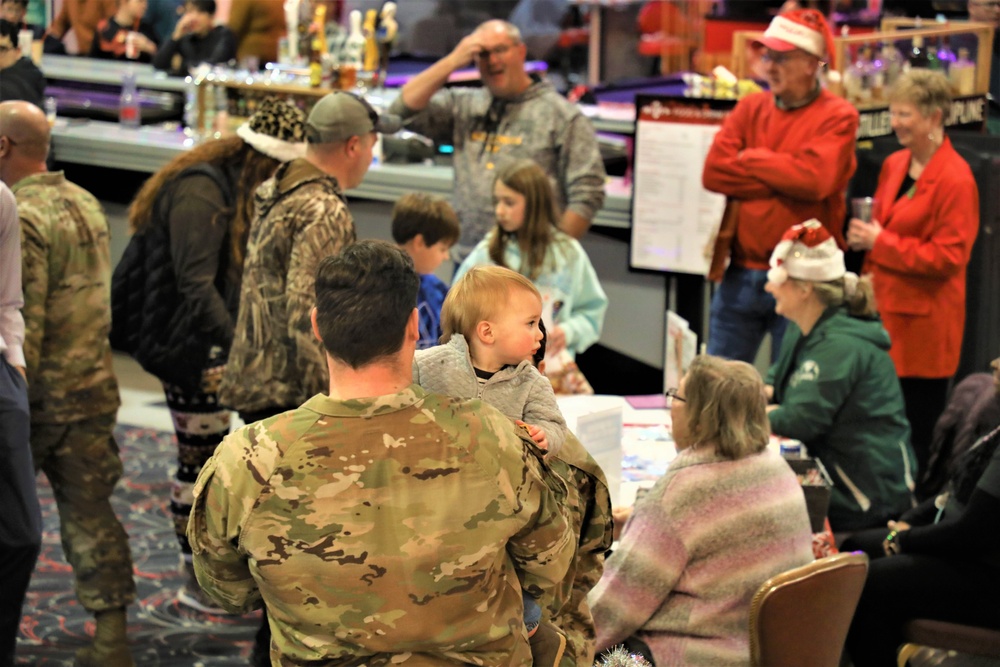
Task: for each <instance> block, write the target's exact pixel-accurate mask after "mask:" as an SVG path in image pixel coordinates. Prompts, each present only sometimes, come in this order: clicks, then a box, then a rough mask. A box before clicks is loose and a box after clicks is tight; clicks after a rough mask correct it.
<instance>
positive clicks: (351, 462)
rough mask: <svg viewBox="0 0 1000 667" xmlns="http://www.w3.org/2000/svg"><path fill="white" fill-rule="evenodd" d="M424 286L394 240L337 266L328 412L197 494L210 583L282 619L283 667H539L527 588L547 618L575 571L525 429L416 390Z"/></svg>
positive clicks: (374, 244)
mask: <svg viewBox="0 0 1000 667" xmlns="http://www.w3.org/2000/svg"><path fill="white" fill-rule="evenodd" d="M418 284H419V279H418V277H417V275H416V273H415V272H414V270H413V265H412V262H411V261H410V259H409V258H408V256H407V255H406V254H405V253H404V252H403V251H402V250H400V249H399V248H396V247H395V246H392V245H390V244H387V243H383V242H380V241H362V242H360V243H358V244H356V245H353V246H349V247H348V248H346V249H345V250H344V251H342V252H341V253H340V254H339V255H337V256H335V257H329V258H327V259H325V260H323V261H322V262H321V264H320V267H319V271H318V273H317V277H316V293H317V307H316V309H315V310H314V311H313V315H312V322H313V327H314V330H315V331H316V335H317V337H319V338H320V339H321V340H322V341H323V345H324V347H325V350H326V358H327V363H328V368H329V373H330V385H329V396H314V397H312V398H311V399H309V400H308V401H307V402H306V403H305V404H304V405H302V406H301V407H300V408H298V409H296V410H293V411H291V412H286V413H284V414H281V415H278V416H276V417H273V418H271V419H267V420H265V421H263V422H258V423H257V424H253V425H251V426H247V427H244V428H242V429H240V430H238V431H236V432H235V433H233V434H232V435H230V436H228V437H227V438H226V439H225V440H224V441H223V442H222V444H221V445H220V446H219V448H218V449H217V450H216V453H215V456H214V457H213V458H212V459H211V460H210V461H209V462H208V463H207V464H206V465H205V467H204V468H203V469H202V472H201V475H200V476H199V479H198V482H197V483H196V485H195V502H194V509H193V510H192V514H191V520H190V522H189V523H188V539H189V540H190V542H191V545H192V548H193V550H194V565H195V572H196V574H197V576H198V580H199V582H200V583H201V585H202V587H203V588H204V589H205V590H206V591H207V592H208V593H209V594H210V595H211V596H212V597H213V598H215V599H216V601H218V602H219V603H220V604H221V605H222V606H223V607H225V608H227V609H229V610H231V611H233V612H246V611H249V610H250V609H253V608H255V607H258V606H260V605H261V603H262V602H263V603H264V604H266V606H267V610H268V616H269V618H270V621H271V629H272V633H273V640H272V643H271V656H270V657H271V660H272V661H273V663H274V664H282V665H288V666H290V665H315V664H340V665H362V664H366V665H370V666H372V667H374V666H379V665H388V664H405V665H410V666H413V667H418V666H420V667H423V666H429V665H438V666H440V665H458V664H480V665H530V664H531V652H530V649H529V647H528V639H527V634H526V630H525V627H524V622H523V619H522V602H521V590H522V587H523V588H524V590H526V591H528V592H529V593H530V594H531V595H533V596H537V597H538V598H540V600H541V602H542V604H549V603H550V598H551V597H552V596H553V593H554V590H555V589H556V588H557V587H558V586H559V584H560V582H562V581H563V580H564V579H565V576H566V573H567V570H568V568H569V565H570V561H571V560H572V558H573V556H574V553H575V550H576V540H575V538H574V535H573V532H572V530H571V528H570V525H569V523H568V521H567V518H566V515H565V514H564V509H563V502H562V501H563V500H565V489H564V488H563V489H561V492H557V491H555V490H554V489H553V488H550V486H549V485H550V484H553V483H554V482H556V483H558V480H555V478H554V477H553V476H552V475H550V474H548V473H545V472H543V465H544V464H543V462H542V456H541V454H542V453H541V452H540V450H538V449H537V448H536V447H535V446H534V443H533V442H532V440H531V438H530V437H529V436H528V434H527V431H526V430H525V429H523V428H521V427H516V426H515V425H514V424H513V423H512V422H511V420H509V419H507V418H506V417H505V416H503V415H502V414H501V413H500V412H498V411H497V410H495V409H493V408H492V407H490V406H488V405H486V404H484V403H482V402H481V401H478V400H472V401H464V400H459V399H453V398H448V397H445V396H441V395H437V394H430V393H427V392H425V391H423V390H422V389H421V388H420V387H418V386H417V385H413V384H411V365H412V360H413V352H414V350H415V349H416V344H417V340H418V338H419V335H420V331H419V315H418V313H417V310H416V309H415V308H414V307H413V304H414V303H415V302H416V293H417V287H418ZM559 486H561V485H559Z"/></svg>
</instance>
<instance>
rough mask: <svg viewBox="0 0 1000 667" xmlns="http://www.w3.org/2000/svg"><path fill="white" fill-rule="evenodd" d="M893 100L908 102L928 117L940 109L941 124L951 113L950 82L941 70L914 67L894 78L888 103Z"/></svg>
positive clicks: (945, 121)
mask: <svg viewBox="0 0 1000 667" xmlns="http://www.w3.org/2000/svg"><path fill="white" fill-rule="evenodd" d="M893 102H904V103H906V102H909V103H910V104H912V105H913V106H915V107H917V109H918V110H919V111H920V113H921V114H923V115H924V116H928V117H929V116H931V115H932V114H933V113H934V112H935V111H936V110H938V109H940V110H941V124H942V125H943V124H944V123H947V122H948V117H949V116H950V115H951V84H950V83H948V79H947V78H946V77H945V75H944V74H942V73H941V72H938V71H936V70H930V69H923V68H914V69H911V70H910V71H908V72H904V73H903V74H901V75H900V76H899V78H898V79H896V83H895V85H893V87H892V90H890V91H889V103H890V104H892V103H893Z"/></svg>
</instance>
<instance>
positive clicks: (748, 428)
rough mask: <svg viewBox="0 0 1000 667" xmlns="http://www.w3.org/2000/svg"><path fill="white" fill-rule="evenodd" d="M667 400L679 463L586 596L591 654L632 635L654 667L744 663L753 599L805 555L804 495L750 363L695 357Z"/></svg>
mask: <svg viewBox="0 0 1000 667" xmlns="http://www.w3.org/2000/svg"><path fill="white" fill-rule="evenodd" d="M667 395H668V397H669V398H670V403H671V405H670V416H671V419H672V420H673V434H674V441H675V443H676V445H677V458H676V459H674V461H673V462H672V463H671V464H670V468H669V469H668V470H667V473H666V474H665V475H664V476H663V477H662V478H661V479H660V480H659V481H658V482H657V483H656V484H655V485H654V486H653V488H652V489H650V491H649V493H648V494H647V495H645V496H644V497H643V498H642V500H641V501H640V502H639V503H637V505H636V506H635V510H634V512H633V513H632V514H631V516H630V517H629V518H628V520H627V523H626V524H625V526H624V529H623V531H622V537H621V542H620V543H619V545H618V548H617V549H616V550H615V552H614V554H613V555H612V556H611V558H609V559H608V561H607V563H606V565H605V569H604V575H603V577H602V578H601V581H600V582H599V583H598V585H597V586H596V587H595V588H594V590H593V591H591V593H590V596H589V601H590V605H591V609H592V610H593V614H594V623H595V625H596V629H597V648H598V650H599V651H601V650H605V649H608V648H611V647H613V646H615V645H617V644H620V643H622V642H624V641H626V640H629V643H630V646H632V647H635V646H636V643H635V640H636V639H638V640H640V644H639V646H640V647H641V642H644V643H645V644H646V645H648V648H649V650H650V653H651V654H652V657H653V659H654V660H655V664H656V665H657V666H658V667H664V666H665V665H694V666H697V665H711V666H712V667H726V666H729V665H733V666H735V665H741V666H745V665H748V664H749V663H750V646H749V631H748V628H749V612H750V599H751V597H752V596H753V594H754V592H755V591H756V590H757V588H758V587H759V586H760V585H761V584H762V583H763V582H764V581H765V580H766V579H768V578H769V577H771V576H773V575H775V574H778V573H780V572H783V571H785V570H788V569H791V568H793V567H797V566H799V565H804V564H806V563H808V562H810V561H812V559H813V555H812V536H811V533H810V527H809V517H808V513H807V511H806V506H805V499H804V496H803V495H802V490H801V488H800V486H799V483H798V481H797V480H796V477H795V474H794V473H793V472H792V470H791V468H789V467H788V465H787V464H786V463H785V462H784V460H782V459H781V457H780V456H778V454H776V453H774V452H771V451H769V450H768V449H767V442H768V436H769V427H768V420H767V413H766V405H767V399H766V398H765V395H764V383H763V381H762V380H761V378H760V375H759V374H758V373H757V371H756V370H755V369H754V368H753V367H752V366H751V365H749V364H747V363H744V362H740V361H726V360H723V359H720V358H718V357H711V356H705V355H703V356H699V357H697V358H695V360H694V361H693V362H692V364H691V368H690V370H689V371H688V373H687V375H685V376H684V378H683V379H682V380H681V383H680V387H679V388H678V389H675V390H669V391H668V392H667ZM616 519H617V517H616Z"/></svg>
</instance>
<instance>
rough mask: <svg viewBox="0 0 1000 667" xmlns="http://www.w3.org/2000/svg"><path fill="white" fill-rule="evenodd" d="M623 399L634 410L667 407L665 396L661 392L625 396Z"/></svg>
mask: <svg viewBox="0 0 1000 667" xmlns="http://www.w3.org/2000/svg"><path fill="white" fill-rule="evenodd" d="M625 400H626V401H628V404H629V405H631V406H632V407H633V408H635V409H636V410H655V409H661V410H662V409H663V408H665V407H667V398H666V396H664V395H663V394H647V395H643V396H626V397H625Z"/></svg>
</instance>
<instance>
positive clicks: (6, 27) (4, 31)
mask: <svg viewBox="0 0 1000 667" xmlns="http://www.w3.org/2000/svg"><path fill="white" fill-rule="evenodd" d="M18 30H20V27H19V26H18V25H17V24H15V23H11V22H10V21H8V20H7V19H0V37H10V45H11V46H13V47H14V48H15V49H16V48H17V32H18Z"/></svg>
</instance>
